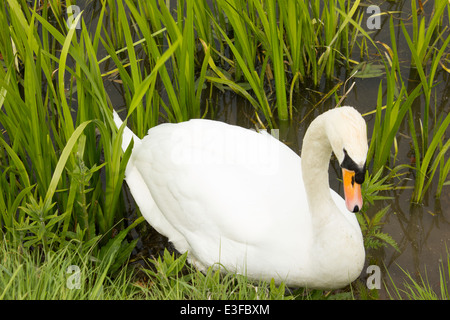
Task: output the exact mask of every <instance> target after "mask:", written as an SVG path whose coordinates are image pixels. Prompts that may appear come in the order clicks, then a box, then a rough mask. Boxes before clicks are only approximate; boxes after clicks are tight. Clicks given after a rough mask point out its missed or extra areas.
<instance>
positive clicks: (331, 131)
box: [326, 107, 368, 212]
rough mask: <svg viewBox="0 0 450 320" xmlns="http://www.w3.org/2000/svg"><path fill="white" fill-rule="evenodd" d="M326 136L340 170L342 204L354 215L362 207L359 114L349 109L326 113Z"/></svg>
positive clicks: (363, 134)
mask: <svg viewBox="0 0 450 320" xmlns="http://www.w3.org/2000/svg"><path fill="white" fill-rule="evenodd" d="M330 111H331V112H330V113H329V116H330V117H329V120H330V121H327V122H326V123H327V125H326V130H327V136H328V139H329V141H330V144H331V148H332V149H333V152H334V154H335V155H336V157H337V159H338V161H339V164H340V166H341V168H342V175H343V183H344V193H345V204H346V206H347V209H348V210H349V211H352V212H358V211H359V210H361V208H362V202H363V201H362V195H361V184H362V183H363V182H364V177H365V173H366V157H367V150H368V147H367V145H368V144H367V129H366V122H365V121H364V119H363V117H362V116H361V114H360V113H359V112H358V111H356V110H355V109H354V108H352V107H341V108H336V109H333V110H330Z"/></svg>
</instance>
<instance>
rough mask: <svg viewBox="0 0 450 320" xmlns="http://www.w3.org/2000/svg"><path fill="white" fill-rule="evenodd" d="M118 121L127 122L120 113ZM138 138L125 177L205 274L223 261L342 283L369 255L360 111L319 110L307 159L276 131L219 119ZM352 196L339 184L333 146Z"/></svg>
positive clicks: (280, 276)
mask: <svg viewBox="0 0 450 320" xmlns="http://www.w3.org/2000/svg"><path fill="white" fill-rule="evenodd" d="M114 121H115V123H116V125H117V127H120V126H121V125H122V121H121V119H120V118H119V116H118V115H117V113H115V111H114ZM131 139H134V147H133V151H132V155H131V157H130V159H129V162H128V165H127V168H126V172H125V179H126V182H127V184H128V186H129V188H130V190H131V193H132V195H133V197H134V199H135V201H136V203H137V205H138V206H139V208H140V211H141V212H142V215H143V216H144V217H145V219H146V220H147V221H148V222H149V223H150V224H151V225H152V226H153V227H154V228H155V229H156V230H157V231H158V232H159V233H161V234H163V235H165V236H166V237H168V239H169V241H171V242H172V243H173V244H174V246H175V248H176V249H177V250H178V251H179V252H181V253H184V252H186V251H188V259H189V261H190V262H191V263H192V264H194V265H195V266H196V267H197V268H199V269H200V270H205V269H206V268H207V267H209V266H212V265H215V264H216V266H217V263H220V264H221V265H222V266H224V267H225V269H226V270H227V271H231V272H237V273H241V274H245V275H247V277H248V278H250V279H255V280H266V281H271V279H272V278H274V280H275V281H276V282H277V283H279V282H280V281H284V282H285V284H286V285H288V286H292V287H308V288H324V289H333V288H340V287H343V286H345V285H347V284H349V283H350V282H352V281H353V280H355V279H356V278H357V277H358V276H359V275H360V273H361V270H362V268H363V264H364V259H365V251H364V244H363V238H362V234H361V229H360V227H359V224H358V222H357V219H356V217H355V215H354V214H353V213H352V212H356V211H358V210H359V209H360V208H361V206H362V198H361V191H360V184H361V183H362V182H363V181H364V173H365V161H366V154H367V135H366V124H365V121H364V120H363V118H362V117H361V115H360V114H359V113H358V112H357V111H356V110H355V109H354V108H352V107H340V108H336V109H332V110H329V111H327V112H325V113H323V114H321V115H320V116H318V117H317V118H316V119H315V120H314V121H313V122H312V123H311V125H310V126H309V128H308V130H307V132H306V135H305V137H304V141H303V148H302V157H301V158H300V157H299V156H298V155H297V154H296V153H295V152H294V151H292V150H291V149H289V148H288V147H287V146H286V145H284V144H283V143H281V142H280V141H278V140H277V139H275V138H273V137H272V136H271V135H270V134H267V133H257V132H255V131H252V130H248V129H244V128H241V127H237V126H233V125H228V124H225V123H222V122H219V121H212V120H199V119H196V120H190V121H187V122H182V123H178V124H161V125H158V126H156V127H153V128H151V129H150V130H149V131H148V135H147V136H146V137H144V138H143V139H142V140H140V139H139V138H137V137H136V136H135V135H134V134H133V133H132V132H131V130H129V129H128V128H126V127H125V130H124V134H123V143H122V147H123V149H124V150H125V149H126V148H127V146H128V144H129V143H130V141H131ZM332 151H333V152H334V154H335V155H336V157H337V159H338V161H339V163H340V165H341V167H342V171H343V183H344V191H345V196H346V200H345V201H344V199H342V197H340V196H339V195H338V194H337V193H336V192H334V191H333V190H331V189H330V188H329V183H328V166H329V161H330V156H331V152H332Z"/></svg>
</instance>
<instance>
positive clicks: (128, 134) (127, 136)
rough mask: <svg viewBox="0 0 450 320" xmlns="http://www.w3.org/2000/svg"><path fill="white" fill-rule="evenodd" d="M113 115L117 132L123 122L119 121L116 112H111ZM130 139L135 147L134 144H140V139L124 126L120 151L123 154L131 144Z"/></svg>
mask: <svg viewBox="0 0 450 320" xmlns="http://www.w3.org/2000/svg"><path fill="white" fill-rule="evenodd" d="M113 115H114V122H115V124H116V127H117V130H118V129H119V128H120V126H121V125H122V123H123V121H122V119H120V117H119V115H118V114H117V112H116V111H115V110H113ZM131 139H133V141H134V145H135V146H136V144H140V143H141V139H139V137H138V136H137V135H135V134H134V133H133V131H131V130H130V129H129V128H128V127H127V126H125V128H124V130H123V136H122V150H123V151H124V152H125V150H127V148H128V145H129V144H130V143H131Z"/></svg>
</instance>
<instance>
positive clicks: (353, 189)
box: [342, 168, 363, 212]
mask: <svg viewBox="0 0 450 320" xmlns="http://www.w3.org/2000/svg"><path fill="white" fill-rule="evenodd" d="M342 177H343V181H344V194H345V205H346V206H347V209H348V211H351V212H358V211H359V210H361V208H362V204H363V201H362V195H361V185H360V184H359V183H356V181H355V172H354V171H349V170H347V169H344V168H342Z"/></svg>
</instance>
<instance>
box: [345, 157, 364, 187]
mask: <svg viewBox="0 0 450 320" xmlns="http://www.w3.org/2000/svg"><path fill="white" fill-rule="evenodd" d="M343 151H344V160H342V163H341V168H344V169H347V170H350V171H353V172H355V180H354V181H356V183H358V184H362V183H363V182H364V179H365V176H366V164H365V163H364V166H363V167H362V168H361V167H359V166H358V165H357V164H356V163H355V161H353V159H352V158H351V157H350V156H349V155H348V153H347V150H345V148H344V149H343ZM352 182H353V181H352Z"/></svg>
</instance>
